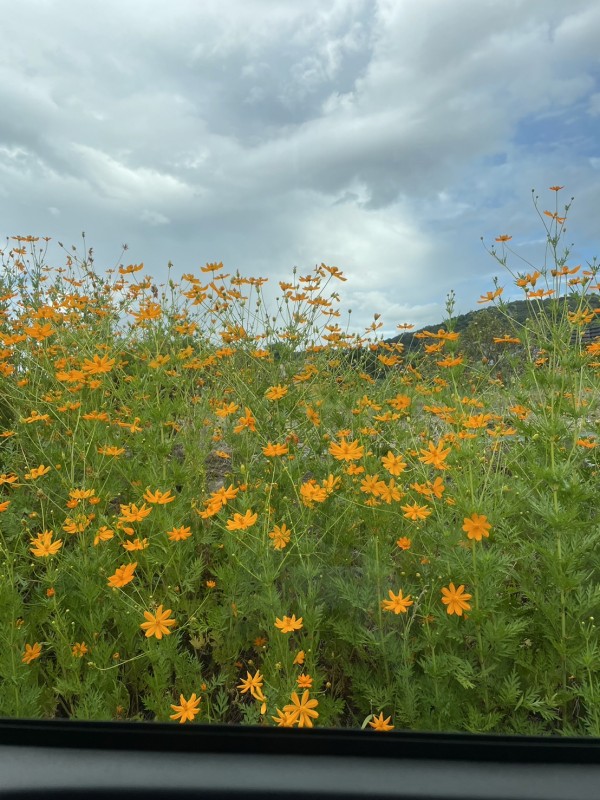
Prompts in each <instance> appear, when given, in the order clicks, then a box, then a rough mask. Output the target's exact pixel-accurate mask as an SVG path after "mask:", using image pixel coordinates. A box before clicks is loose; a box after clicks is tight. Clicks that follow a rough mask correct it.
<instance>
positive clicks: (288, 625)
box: [275, 614, 303, 633]
mask: <svg viewBox="0 0 600 800" xmlns="http://www.w3.org/2000/svg"><path fill="white" fill-rule="evenodd" d="M275 627H276V628H279V630H280V631H281V632H282V633H292V632H293V631H299V630H300V628H302V627H303V626H302V617H298V619H296V615H295V614H292V616H291V617H284V618H283V619H279V617H276V618H275Z"/></svg>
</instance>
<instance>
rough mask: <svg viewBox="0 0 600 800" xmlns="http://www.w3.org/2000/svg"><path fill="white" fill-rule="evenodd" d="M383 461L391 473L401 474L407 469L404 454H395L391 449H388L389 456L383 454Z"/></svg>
mask: <svg viewBox="0 0 600 800" xmlns="http://www.w3.org/2000/svg"><path fill="white" fill-rule="evenodd" d="M381 463H382V464H383V466H384V467H385V468H386V469H387V471H388V472H389V473H390V475H400V474H401V473H402V472H404V470H405V469H406V463H405V461H404V460H403V459H402V456H395V455H394V454H393V453H392V451H391V450H388V454H387V456H383V458H382V459H381Z"/></svg>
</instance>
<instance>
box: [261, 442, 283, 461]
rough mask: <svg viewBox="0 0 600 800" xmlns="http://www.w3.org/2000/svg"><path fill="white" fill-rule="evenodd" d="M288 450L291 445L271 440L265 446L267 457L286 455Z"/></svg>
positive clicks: (264, 451)
mask: <svg viewBox="0 0 600 800" xmlns="http://www.w3.org/2000/svg"><path fill="white" fill-rule="evenodd" d="M288 452H289V447H288V446H287V445H286V444H271V442H268V443H267V446H266V447H263V453H264V455H266V456H267V458H274V457H275V456H284V455H285V454H286V453H288Z"/></svg>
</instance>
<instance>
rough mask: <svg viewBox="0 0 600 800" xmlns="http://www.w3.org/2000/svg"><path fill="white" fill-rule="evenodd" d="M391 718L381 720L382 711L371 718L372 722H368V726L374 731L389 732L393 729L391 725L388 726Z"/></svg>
mask: <svg viewBox="0 0 600 800" xmlns="http://www.w3.org/2000/svg"><path fill="white" fill-rule="evenodd" d="M390 720H391V717H386V718H385V719H384V718H383V711H382V712H381V714H380V715H379V716H378V717H375V716H374V717H373V720H372V722H369V725H370V726H371V727H372V728H373V729H374V730H376V731H391V730H393V729H394V726H393V725H390Z"/></svg>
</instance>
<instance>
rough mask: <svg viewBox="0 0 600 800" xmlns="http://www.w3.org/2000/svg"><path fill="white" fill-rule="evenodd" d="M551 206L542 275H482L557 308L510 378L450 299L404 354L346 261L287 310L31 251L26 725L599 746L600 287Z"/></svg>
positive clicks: (296, 280)
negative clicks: (536, 737) (491, 736)
mask: <svg viewBox="0 0 600 800" xmlns="http://www.w3.org/2000/svg"><path fill="white" fill-rule="evenodd" d="M552 189H553V193H551V194H550V197H551V198H552V205H553V206H554V210H552V211H546V212H539V211H538V213H539V215H540V219H541V220H542V221H543V223H544V226H545V229H546V236H547V247H546V252H545V254H544V253H542V258H541V262H540V263H539V264H535V265H534V264H527V263H526V264H523V263H522V262H520V261H519V259H518V257H517V255H516V254H515V253H514V251H513V250H512V249H511V242H510V239H511V237H510V236H509V235H501V236H498V237H497V238H496V242H495V243H494V244H493V245H492V246H491V247H490V248H489V250H488V253H489V255H488V256H484V257H485V258H490V257H492V258H495V259H496V261H497V262H498V264H499V265H500V267H501V269H502V272H501V276H500V278H499V280H498V281H497V282H496V283H495V285H494V287H493V289H491V290H490V291H489V292H488V293H487V294H486V295H484V296H483V297H482V298H481V301H480V302H481V303H482V305H483V304H484V303H486V302H489V303H493V304H495V305H496V306H497V307H499V308H500V310H502V309H503V299H502V291H503V288H504V287H506V286H510V287H511V291H512V292H513V293H514V291H515V289H514V285H515V284H516V286H517V287H518V289H519V291H520V292H522V293H523V298H526V299H527V302H528V304H529V306H530V315H529V318H528V320H527V322H526V323H525V324H521V323H518V324H517V323H515V322H514V321H512V320H511V319H510V318H509V317H508V315H507V316H506V331H505V334H504V335H503V336H501V337H497V338H496V339H495V345H496V347H497V358H495V359H493V363H492V361H488V360H487V359H484V361H483V362H482V361H481V360H479V361H475V360H472V361H469V360H468V359H467V358H466V357H465V355H464V354H462V353H461V338H460V335H459V334H458V333H457V332H455V331H454V330H453V317H452V313H453V300H452V297H451V298H450V300H449V302H448V309H447V310H448V318H447V320H446V322H445V324H444V326H443V327H442V328H441V329H440V330H439V331H438V332H437V333H427V334H421V335H419V336H420V340H421V342H420V344H421V346H419V347H416V348H411V349H410V350H409V349H407V350H405V349H404V348H403V346H402V344H401V343H399V342H394V341H387V342H386V341H384V340H383V339H382V337H381V336H380V334H379V333H378V331H379V330H380V328H381V326H382V320H380V319H379V315H378V314H375V315H374V318H373V324H372V325H371V326H370V327H369V328H368V329H367V330H366V331H364V333H362V334H360V335H359V334H356V333H352V332H350V331H351V329H350V328H349V325H350V321H349V320H350V318H349V317H346V318H344V315H343V314H342V312H341V311H340V310H339V308H340V307H341V297H340V294H339V293H342V292H343V287H344V282H345V280H346V278H345V277H344V275H343V273H342V272H341V271H340V270H339V269H338V268H337V267H331V266H326V265H325V264H321V265H320V266H317V267H316V268H315V270H314V271H313V272H312V273H311V274H308V275H299V274H298V273H297V272H295V271H294V272H293V274H292V275H291V276H290V279H289V282H283V281H282V282H281V283H280V284H279V287H280V294H279V298H278V300H277V303H276V308H270V309H269V308H267V303H266V301H265V299H264V297H263V291H264V290H263V285H264V283H265V279H263V278H247V277H242V276H241V275H239V274H230V273H229V271H228V269H227V268H226V267H224V266H223V265H222V264H207V265H206V266H204V267H201V268H198V269H197V270H196V271H195V272H192V273H189V274H186V275H183V277H182V279H181V281H180V282H179V283H176V282H175V281H174V280H173V279H172V278H171V277H169V278H168V279H167V281H166V282H165V283H164V284H159V285H158V286H157V285H156V284H155V283H154V282H153V280H152V278H150V277H147V276H145V273H144V271H143V266H142V264H137V265H136V264H132V265H129V266H123V265H120V266H118V267H115V269H114V270H110V269H109V270H107V271H103V272H102V273H100V272H99V271H97V270H96V268H95V264H94V257H93V252H92V251H91V250H88V251H86V250H85V247H84V251H83V253H82V254H81V255H80V254H78V252H77V251H76V249H75V248H73V249H72V250H71V251H67V250H64V253H65V258H64V264H63V266H60V267H58V268H52V267H50V266H48V265H47V264H46V257H47V248H48V247H49V245H48V242H47V241H44V240H38V239H37V238H34V237H13V239H12V240H10V241H9V243H8V244H7V246H6V248H5V249H4V251H2V263H3V274H2V278H1V279H0V557H1V560H2V581H1V583H0V635H1V638H2V647H1V648H0V684H1V685H0V716H5V717H20V718H56V717H67V718H72V719H96V720H113V719H120V720H149V721H151V720H154V721H169V720H171V721H173V722H179V723H187V724H197V723H231V724H260V725H268V726H277V725H279V726H298V727H312V726H316V727H351V728H360V727H363V728H369V729H374V730H376V731H386V730H392V729H396V730H398V729H411V730H443V731H456V730H460V731H473V732H484V731H488V732H505V733H518V734H555V735H585V736H600V675H599V671H600V646H599V637H598V628H597V627H596V625H595V622H594V618H595V616H596V615H597V614H598V611H599V609H600V515H599V513H598V485H599V458H598V453H599V450H600V448H598V446H597V444H598V433H599V420H600V415H599V408H598V403H599V398H600V391H599V389H600V386H599V385H600V380H599V367H600V340H595V341H594V340H592V341H586V339H585V337H584V332H585V329H586V326H588V325H589V324H590V322H592V321H593V320H594V319H595V320H597V319H598V314H597V312H596V311H595V306H594V307H593V304H592V303H591V302H590V299H591V298H592V297H593V296H594V295H597V294H598V292H599V290H600V282H599V275H598V266H597V265H596V262H595V261H594V262H593V263H592V264H587V265H586V266H582V265H576V264H572V263H571V259H570V254H569V251H568V250H564V249H563V244H562V241H563V238H564V237H563V232H564V225H565V222H566V218H567V214H568V211H569V208H570V205H566V206H564V211H562V210H561V211H560V213H559V205H558V197H559V189H560V187H552ZM535 208H536V209H537V208H538V207H537V204H536V205H535ZM63 249H64V248H63ZM169 276H170V272H169ZM567 295H568V296H569V297H570V298H571V303H570V305H567V304H566V303H565V302H564V300H562V299H561V298H564V297H565V296H567ZM545 298H551V301H550V305H549V309H550V310H549V312H548V313H546V312H545V311H543V310H542V301H543V300H544V299H545ZM396 322H398V321H397V320H394V321H393V324H395V323H396ZM398 327H399V328H400V330H402V329H403V328H408V327H410V326H409V325H402V324H401V325H399V326H398ZM596 618H597V619H600V617H597V616H596Z"/></svg>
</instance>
